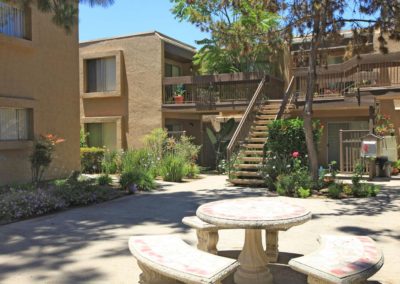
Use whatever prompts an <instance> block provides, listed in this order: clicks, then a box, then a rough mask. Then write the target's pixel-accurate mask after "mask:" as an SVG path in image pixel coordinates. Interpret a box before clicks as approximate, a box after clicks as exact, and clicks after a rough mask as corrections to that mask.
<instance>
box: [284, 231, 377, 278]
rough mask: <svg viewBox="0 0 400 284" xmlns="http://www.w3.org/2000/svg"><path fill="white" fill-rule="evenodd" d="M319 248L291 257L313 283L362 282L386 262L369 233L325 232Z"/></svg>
mask: <svg viewBox="0 0 400 284" xmlns="http://www.w3.org/2000/svg"><path fill="white" fill-rule="evenodd" d="M319 242H320V244H321V247H320V249H318V250H317V251H315V252H313V253H311V254H309V255H306V256H302V257H298V258H294V259H292V260H290V261H289V265H290V267H291V268H293V269H294V270H296V271H299V272H301V273H304V274H307V275H308V283H310V284H317V283H318V284H328V283H341V284H347V283H352V284H353V283H363V282H365V281H366V280H367V279H368V278H369V277H371V276H372V275H374V274H375V273H376V272H377V271H378V270H379V269H380V268H381V267H382V265H383V254H382V252H381V250H380V249H379V248H378V247H377V246H376V244H375V242H374V241H373V240H372V239H371V238H369V237H363V236H334V235H322V236H320V238H319Z"/></svg>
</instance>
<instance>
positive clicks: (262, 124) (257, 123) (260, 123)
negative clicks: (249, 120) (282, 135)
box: [253, 119, 273, 126]
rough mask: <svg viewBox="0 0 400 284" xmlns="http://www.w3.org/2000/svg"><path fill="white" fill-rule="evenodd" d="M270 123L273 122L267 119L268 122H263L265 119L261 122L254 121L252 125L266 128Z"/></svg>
mask: <svg viewBox="0 0 400 284" xmlns="http://www.w3.org/2000/svg"><path fill="white" fill-rule="evenodd" d="M272 121H273V120H272V119H269V120H265V119H263V120H261V119H260V120H255V121H254V122H253V124H256V125H261V126H267V125H269V124H270V123H271V122H272Z"/></svg>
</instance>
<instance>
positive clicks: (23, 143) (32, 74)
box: [0, 1, 80, 185]
mask: <svg viewBox="0 0 400 284" xmlns="http://www.w3.org/2000/svg"><path fill="white" fill-rule="evenodd" d="M0 8H1V9H2V19H3V21H2V23H1V24H0V78H1V80H0V185H3V184H10V183H23V182H28V181H30V179H31V170H30V163H29V156H30V154H31V152H32V149H33V144H34V139H35V138H36V137H38V136H39V135H46V134H54V135H57V136H58V137H60V138H63V139H65V142H64V143H62V144H59V145H57V147H56V151H55V154H54V160H53V162H52V164H51V166H50V168H49V169H48V170H47V172H46V176H45V178H49V179H50V178H58V177H63V176H67V175H68V174H69V173H70V172H71V171H72V170H78V169H79V168H80V162H79V98H78V96H77V95H76V94H77V93H78V92H79V84H78V82H79V77H78V73H77V70H78V68H79V65H78V64H79V60H78V58H79V56H78V31H77V26H75V27H74V28H73V29H72V32H71V33H70V34H66V32H65V31H64V30H63V29H62V28H60V27H58V26H56V25H54V23H53V22H52V20H51V15H49V14H44V13H41V12H39V11H38V10H37V9H36V7H35V6H34V5H32V6H31V7H27V8H21V7H20V6H17V5H13V4H10V3H5V2H3V1H0Z"/></svg>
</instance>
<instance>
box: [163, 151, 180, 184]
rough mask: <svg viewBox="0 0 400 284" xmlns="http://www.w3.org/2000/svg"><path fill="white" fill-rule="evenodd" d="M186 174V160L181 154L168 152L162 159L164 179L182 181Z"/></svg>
mask: <svg viewBox="0 0 400 284" xmlns="http://www.w3.org/2000/svg"><path fill="white" fill-rule="evenodd" d="M185 175H186V161H185V159H184V158H183V157H181V156H176V155H173V154H168V155H167V156H165V157H164V158H163V160H162V164H161V176H162V178H163V180H164V181H173V182H181V181H182V178H183V177H184V176H185Z"/></svg>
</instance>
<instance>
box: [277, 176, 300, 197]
mask: <svg viewBox="0 0 400 284" xmlns="http://www.w3.org/2000/svg"><path fill="white" fill-rule="evenodd" d="M275 188H276V192H277V193H278V194H279V195H286V196H293V195H294V193H295V192H296V184H295V182H294V179H293V178H292V176H291V175H280V176H278V177H277V179H276V182H275Z"/></svg>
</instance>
